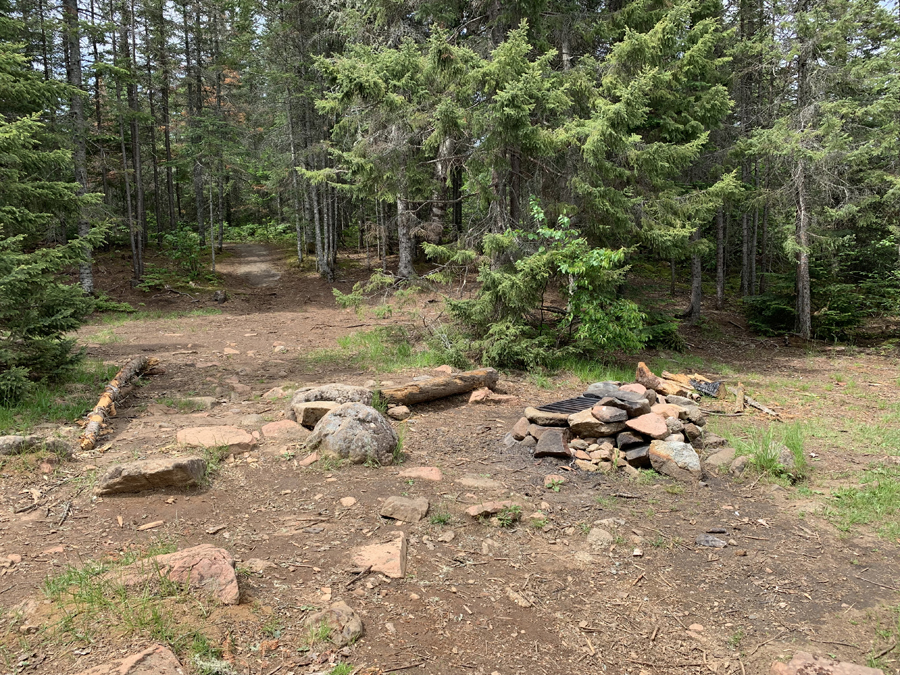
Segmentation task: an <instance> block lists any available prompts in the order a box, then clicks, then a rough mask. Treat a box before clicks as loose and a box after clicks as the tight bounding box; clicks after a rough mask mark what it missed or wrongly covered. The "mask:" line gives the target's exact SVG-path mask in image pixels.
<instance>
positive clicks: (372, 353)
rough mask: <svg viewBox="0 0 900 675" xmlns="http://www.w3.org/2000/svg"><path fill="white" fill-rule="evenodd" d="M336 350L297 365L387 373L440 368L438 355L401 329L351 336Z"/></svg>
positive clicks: (317, 353) (340, 341) (322, 351)
mask: <svg viewBox="0 0 900 675" xmlns="http://www.w3.org/2000/svg"><path fill="white" fill-rule="evenodd" d="M338 345H339V349H320V350H316V351H314V352H311V353H310V354H306V355H304V356H302V357H301V359H300V360H301V364H303V365H305V366H307V367H315V366H320V367H321V366H345V367H351V366H353V367H358V368H367V369H369V370H373V371H375V372H379V373H391V372H396V371H398V370H404V369H406V368H435V367H437V366H440V365H443V362H444V359H443V357H442V355H441V354H439V353H437V352H435V351H433V350H431V349H429V348H428V347H427V346H426V345H424V344H419V343H418V342H417V340H416V339H415V336H413V335H411V334H410V332H409V331H408V330H406V329H405V328H404V327H402V326H394V327H385V328H378V329H376V330H373V331H365V332H359V333H351V334H350V335H347V336H344V337H341V338H338Z"/></svg>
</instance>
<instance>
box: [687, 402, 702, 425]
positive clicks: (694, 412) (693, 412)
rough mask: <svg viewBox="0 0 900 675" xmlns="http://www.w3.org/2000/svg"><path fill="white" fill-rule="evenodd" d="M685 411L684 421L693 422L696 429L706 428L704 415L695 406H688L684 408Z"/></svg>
mask: <svg viewBox="0 0 900 675" xmlns="http://www.w3.org/2000/svg"><path fill="white" fill-rule="evenodd" d="M684 410H685V411H687V416H686V419H687V420H689V421H690V422H693V423H694V424H696V425H697V426H698V427H702V426H706V413H705V412H703V411H702V410H700V408H698V407H697V406H695V405H689V406H686V407H685V408H684Z"/></svg>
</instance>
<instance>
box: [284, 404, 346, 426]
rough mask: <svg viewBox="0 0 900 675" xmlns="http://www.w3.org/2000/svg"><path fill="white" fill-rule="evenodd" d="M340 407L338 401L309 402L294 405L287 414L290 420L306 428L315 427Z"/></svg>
mask: <svg viewBox="0 0 900 675" xmlns="http://www.w3.org/2000/svg"><path fill="white" fill-rule="evenodd" d="M339 405H340V403H338V402H337V401H307V402H304V403H294V404H292V405H291V408H290V409H289V410H288V412H287V413H285V417H286V418H287V419H289V420H293V421H295V422H299V423H300V424H302V425H303V426H305V427H314V426H316V424H318V423H319V420H320V419H322V418H323V417H325V415H327V414H328V413H330V412H331V411H332V410H334V409H335V408H337V407H338V406H339Z"/></svg>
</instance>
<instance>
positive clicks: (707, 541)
mask: <svg viewBox="0 0 900 675" xmlns="http://www.w3.org/2000/svg"><path fill="white" fill-rule="evenodd" d="M694 543H696V544H697V546H706V547H708V548H725V547H726V546H728V542H725V541H722V540H721V539H719V538H718V537H716V536H713V535H711V534H706V533H702V534H698V535H697V538H696V539H695V540H694Z"/></svg>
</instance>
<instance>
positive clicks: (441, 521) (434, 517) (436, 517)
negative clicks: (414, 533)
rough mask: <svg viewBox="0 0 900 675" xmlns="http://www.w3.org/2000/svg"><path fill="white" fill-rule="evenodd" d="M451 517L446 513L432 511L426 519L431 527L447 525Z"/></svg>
mask: <svg viewBox="0 0 900 675" xmlns="http://www.w3.org/2000/svg"><path fill="white" fill-rule="evenodd" d="M450 520H451V516H450V514H449V513H447V512H446V511H433V512H432V514H431V515H430V516H429V517H428V522H429V523H431V524H432V525H449V524H450Z"/></svg>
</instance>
